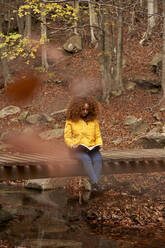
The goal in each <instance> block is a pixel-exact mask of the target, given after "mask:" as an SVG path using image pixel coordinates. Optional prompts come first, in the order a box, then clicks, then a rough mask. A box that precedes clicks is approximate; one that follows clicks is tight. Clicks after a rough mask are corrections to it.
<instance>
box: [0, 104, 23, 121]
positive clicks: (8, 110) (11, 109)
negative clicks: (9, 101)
mask: <svg viewBox="0 0 165 248" xmlns="http://www.w3.org/2000/svg"><path fill="white" fill-rule="evenodd" d="M20 111H21V109H20V108H19V107H17V106H12V105H11V106H7V107H5V108H3V109H1V110H0V118H5V117H6V116H8V115H13V114H17V113H19V112H20Z"/></svg>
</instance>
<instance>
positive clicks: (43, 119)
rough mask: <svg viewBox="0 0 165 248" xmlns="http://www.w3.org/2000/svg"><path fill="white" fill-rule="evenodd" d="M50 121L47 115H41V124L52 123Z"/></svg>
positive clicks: (51, 119)
mask: <svg viewBox="0 0 165 248" xmlns="http://www.w3.org/2000/svg"><path fill="white" fill-rule="evenodd" d="M52 121H53V118H52V117H50V116H49V115H47V114H42V115H41V122H43V123H45V122H52Z"/></svg>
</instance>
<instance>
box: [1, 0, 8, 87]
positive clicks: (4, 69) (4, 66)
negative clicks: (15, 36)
mask: <svg viewBox="0 0 165 248" xmlns="http://www.w3.org/2000/svg"><path fill="white" fill-rule="evenodd" d="M3 9H4V1H3V0H0V11H1V12H0V34H3V28H2V25H3V20H4V19H3V16H4V13H3ZM3 42H4V40H3V38H2V37H1V36H0V43H3ZM3 51H4V49H3V48H1V49H0V59H1V64H2V75H3V79H4V84H3V83H2V84H0V87H3V86H4V85H5V84H6V83H8V81H9V80H10V73H9V68H8V64H7V60H6V58H3V56H2V54H3Z"/></svg>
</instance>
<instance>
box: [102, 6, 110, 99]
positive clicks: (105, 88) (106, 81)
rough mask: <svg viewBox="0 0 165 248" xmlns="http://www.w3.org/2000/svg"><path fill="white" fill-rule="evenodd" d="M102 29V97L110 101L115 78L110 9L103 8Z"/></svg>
mask: <svg viewBox="0 0 165 248" xmlns="http://www.w3.org/2000/svg"><path fill="white" fill-rule="evenodd" d="M100 15H101V16H100V20H101V23H100V30H101V35H100V39H99V47H100V51H101V55H100V57H99V62H100V69H101V86H102V99H103V100H104V101H106V102H109V96H110V92H111V88H112V82H113V78H112V76H111V72H112V73H113V68H112V53H111V52H110V51H111V46H112V42H111V41H110V39H111V38H112V34H111V33H110V30H111V28H110V22H109V18H110V15H109V10H107V11H106V12H105V10H102V11H101V12H100Z"/></svg>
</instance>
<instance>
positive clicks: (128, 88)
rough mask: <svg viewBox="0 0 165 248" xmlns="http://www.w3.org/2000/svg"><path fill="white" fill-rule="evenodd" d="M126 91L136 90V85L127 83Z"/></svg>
mask: <svg viewBox="0 0 165 248" xmlns="http://www.w3.org/2000/svg"><path fill="white" fill-rule="evenodd" d="M125 88H126V90H134V89H135V88H136V84H135V83H134V82H128V83H126V85H125Z"/></svg>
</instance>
